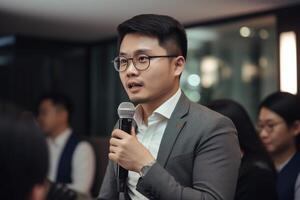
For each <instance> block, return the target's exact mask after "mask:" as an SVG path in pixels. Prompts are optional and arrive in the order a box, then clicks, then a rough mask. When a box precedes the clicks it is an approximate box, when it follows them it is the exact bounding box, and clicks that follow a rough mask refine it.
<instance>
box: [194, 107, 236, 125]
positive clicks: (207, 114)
mask: <svg viewBox="0 0 300 200" xmlns="http://www.w3.org/2000/svg"><path fill="white" fill-rule="evenodd" d="M189 118H191V119H193V120H197V121H199V124H201V125H203V124H205V125H206V128H208V127H212V128H213V127H215V126H220V127H222V126H227V127H232V128H233V129H235V127H234V125H233V123H232V121H231V120H230V119H229V118H228V117H226V116H224V115H222V114H220V113H218V112H215V111H213V110H211V109H209V108H207V107H206V106H204V105H201V104H197V103H193V102H191V105H190V110H189ZM200 122H201V123H200Z"/></svg>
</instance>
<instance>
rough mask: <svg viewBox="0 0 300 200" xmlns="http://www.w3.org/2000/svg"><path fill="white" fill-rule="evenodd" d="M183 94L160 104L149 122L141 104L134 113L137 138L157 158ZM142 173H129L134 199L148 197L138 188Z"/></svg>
mask: <svg viewBox="0 0 300 200" xmlns="http://www.w3.org/2000/svg"><path fill="white" fill-rule="evenodd" d="M180 96H181V90H180V89H178V91H177V92H176V93H175V94H174V95H173V96H172V97H171V98H169V99H168V100H167V101H165V102H164V103H163V104H162V105H160V106H159V107H158V108H157V109H156V110H155V111H154V112H153V113H152V115H150V116H149V117H148V124H145V123H144V122H143V113H142V112H143V111H142V107H141V106H137V108H136V112H135V115H134V120H135V121H136V123H137V126H138V130H137V138H138V140H139V142H141V143H142V144H143V145H144V146H145V147H146V148H147V149H148V150H149V151H150V152H151V154H152V156H153V157H155V159H156V158H157V154H158V150H159V146H160V142H161V139H162V137H163V134H164V131H165V129H166V126H167V123H168V119H170V117H171V114H172V113H173V111H174V109H175V106H176V104H177V102H178V100H179V98H180ZM139 178H140V175H139V174H138V173H136V172H133V171H129V173H128V183H127V185H128V188H129V196H130V197H131V199H132V200H142V199H148V198H146V197H145V196H144V195H142V194H141V193H139V192H138V191H137V190H136V184H137V182H138V179H139Z"/></svg>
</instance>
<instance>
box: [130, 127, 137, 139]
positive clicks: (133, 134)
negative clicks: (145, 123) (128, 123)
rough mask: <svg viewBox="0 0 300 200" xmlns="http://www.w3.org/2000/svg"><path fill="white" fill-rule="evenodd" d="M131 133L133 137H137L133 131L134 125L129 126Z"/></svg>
mask: <svg viewBox="0 0 300 200" xmlns="http://www.w3.org/2000/svg"><path fill="white" fill-rule="evenodd" d="M131 135H132V136H133V137H135V138H137V137H136V132H135V127H134V126H133V127H131Z"/></svg>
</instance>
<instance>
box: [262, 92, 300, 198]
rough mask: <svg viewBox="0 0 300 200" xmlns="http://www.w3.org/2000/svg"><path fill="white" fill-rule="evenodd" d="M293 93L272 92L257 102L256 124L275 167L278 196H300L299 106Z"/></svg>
mask: <svg viewBox="0 0 300 200" xmlns="http://www.w3.org/2000/svg"><path fill="white" fill-rule="evenodd" d="M299 104H300V102H299V99H298V98H297V96H295V95H292V94H290V93H287V92H276V93H273V94H271V95H270V96H268V97H267V98H266V99H265V100H264V101H263V102H262V103H261V105H260V111H259V119H258V123H257V128H258V132H259V136H260V138H261V140H262V142H263V144H264V145H265V147H266V149H267V151H268V152H269V154H270V155H271V157H272V159H273V162H274V164H275V167H276V169H277V171H278V182H277V190H278V195H279V199H280V200H296V199H297V200H298V199H300V177H299V172H300V153H299V150H297V148H296V137H297V136H298V135H299V133H300V108H299V106H300V105H299Z"/></svg>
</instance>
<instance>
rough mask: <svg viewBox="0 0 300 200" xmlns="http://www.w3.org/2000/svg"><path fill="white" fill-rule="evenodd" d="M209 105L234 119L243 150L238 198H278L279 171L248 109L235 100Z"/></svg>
mask: <svg viewBox="0 0 300 200" xmlns="http://www.w3.org/2000/svg"><path fill="white" fill-rule="evenodd" d="M208 107H209V108H210V109H212V110H215V111H217V112H219V113H221V114H223V115H225V116H227V117H228V118H230V119H231V120H232V122H233V123H234V125H235V127H236V129H237V132H238V139H239V143H240V148H241V151H242V154H243V157H242V162H241V167H240V170H239V178H238V183H237V189H236V194H235V200H254V199H255V200H276V199H277V192H276V171H275V168H274V166H273V164H272V161H271V159H270V158H269V156H268V154H267V152H266V150H265V149H264V147H263V145H262V143H261V141H260V140H259V137H258V135H257V134H256V131H255V128H254V126H253V124H252V122H251V120H250V117H249V115H248V114H247V111H246V110H245V109H244V108H243V107H242V106H241V105H240V104H238V103H237V102H235V101H232V100H216V101H212V102H211V103H210V104H209V105H208Z"/></svg>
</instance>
